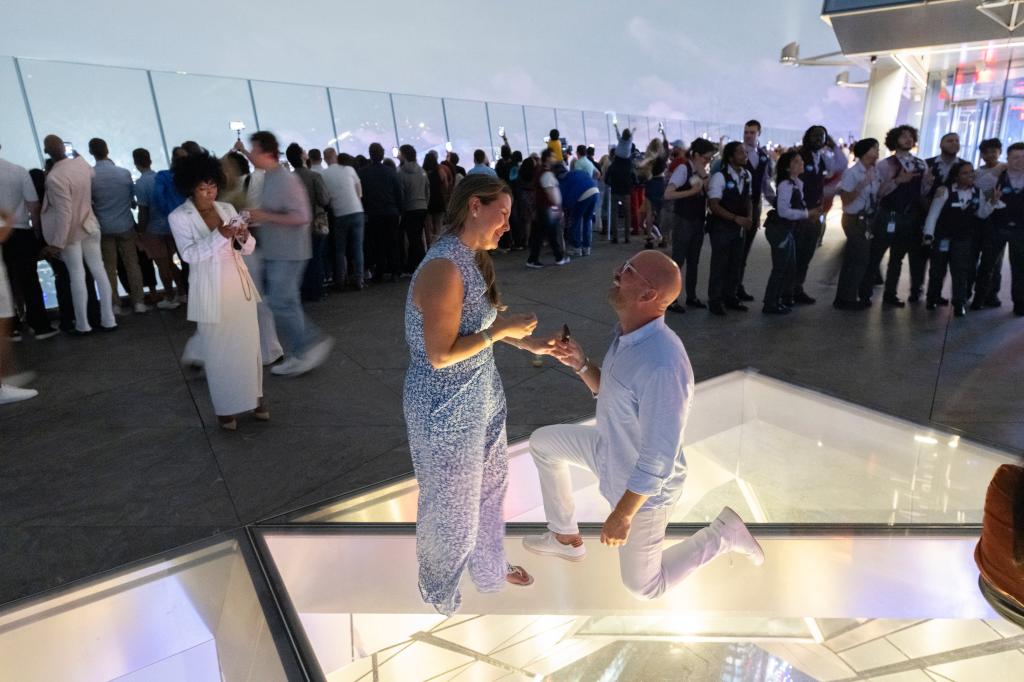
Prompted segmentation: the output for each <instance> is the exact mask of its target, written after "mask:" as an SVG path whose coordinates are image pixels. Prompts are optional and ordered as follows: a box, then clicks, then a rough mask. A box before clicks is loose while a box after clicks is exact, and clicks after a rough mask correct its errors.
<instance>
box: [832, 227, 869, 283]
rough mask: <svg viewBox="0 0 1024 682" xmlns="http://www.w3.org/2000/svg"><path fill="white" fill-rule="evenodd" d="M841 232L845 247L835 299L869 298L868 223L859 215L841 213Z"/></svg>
mask: <svg viewBox="0 0 1024 682" xmlns="http://www.w3.org/2000/svg"><path fill="white" fill-rule="evenodd" d="M842 225H843V233H844V234H845V235H846V247H845V248H844V249H843V267H842V268H841V269H840V270H839V284H838V286H837V287H836V300H837V301H844V302H846V303H853V302H855V301H857V299H858V298H860V299H864V300H867V299H869V298H871V289H872V282H873V281H874V273H873V272H872V274H871V278H870V279H869V278H868V277H866V275H867V272H868V266H869V265H870V263H871V241H872V240H871V239H870V238H869V230H870V229H871V225H870V224H866V223H865V222H864V221H863V220H861V219H860V217H859V216H856V215H850V214H847V213H844V214H843V223H842Z"/></svg>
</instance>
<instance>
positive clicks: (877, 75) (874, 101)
mask: <svg viewBox="0 0 1024 682" xmlns="http://www.w3.org/2000/svg"><path fill="white" fill-rule="evenodd" d="M905 77H906V76H905V74H904V73H903V68H902V67H900V66H898V65H884V66H878V65H875V66H873V67H871V76H870V78H869V79H868V96H867V101H866V102H865V104H864V127H863V128H862V129H861V138H865V137H873V138H875V139H876V140H879V141H881V140H883V139H885V134H886V133H887V132H888V131H889V129H890V128H893V127H894V126H895V125H896V119H897V117H898V116H899V113H900V100H901V99H902V97H903V83H904V79H905Z"/></svg>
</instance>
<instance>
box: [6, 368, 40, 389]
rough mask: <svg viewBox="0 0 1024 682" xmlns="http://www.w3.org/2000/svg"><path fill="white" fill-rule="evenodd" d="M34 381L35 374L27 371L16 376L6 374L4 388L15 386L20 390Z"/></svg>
mask: <svg viewBox="0 0 1024 682" xmlns="http://www.w3.org/2000/svg"><path fill="white" fill-rule="evenodd" d="M35 379H36V373H35V372H33V371H31V370H28V371H25V372H18V373H17V374H8V375H7V376H6V377H5V378H4V386H15V387H17V388H22V387H24V386H26V385H28V384H31V383H32V382H33V381H35Z"/></svg>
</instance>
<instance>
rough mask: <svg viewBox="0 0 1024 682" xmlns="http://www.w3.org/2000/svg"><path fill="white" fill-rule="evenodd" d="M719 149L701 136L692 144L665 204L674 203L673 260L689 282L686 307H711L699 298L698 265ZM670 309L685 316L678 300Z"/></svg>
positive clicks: (674, 174) (670, 184)
mask: <svg viewBox="0 0 1024 682" xmlns="http://www.w3.org/2000/svg"><path fill="white" fill-rule="evenodd" d="M717 151H718V146H717V145H715V143H714V142H711V141H710V140H706V139H704V138H703V137H698V138H697V139H696V140H694V141H693V144H691V145H690V151H689V153H688V155H687V160H686V162H685V163H682V164H680V165H679V166H678V167H677V168H676V169H675V170H674V171H672V175H671V177H669V180H668V186H667V187H666V188H665V201H666V202H667V201H674V202H675V205H674V207H673V213H674V214H675V222H674V224H673V226H672V260H674V261H675V262H676V265H678V266H679V268H680V269H681V270H682V271H683V275H684V277H685V280H686V305H687V306H690V307H691V308H706V307H707V304H705V303H704V302H703V301H701V300H700V299H699V298H697V265H698V263H699V262H700V250H701V248H702V247H703V246H704V226H705V220H706V217H707V211H708V198H707V185H706V182H707V167H708V164H709V163H711V157H713V156H714V155H715V152H717ZM668 310H669V311H670V312H673V313H685V312H686V308H684V307H683V306H682V305H681V304H680V303H679V302H678V301H676V302H675V303H673V304H671V305H670V306H669V307H668Z"/></svg>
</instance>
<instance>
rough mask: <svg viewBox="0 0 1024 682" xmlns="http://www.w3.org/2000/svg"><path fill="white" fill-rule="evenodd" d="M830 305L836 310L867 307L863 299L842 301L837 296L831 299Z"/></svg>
mask: <svg viewBox="0 0 1024 682" xmlns="http://www.w3.org/2000/svg"><path fill="white" fill-rule="evenodd" d="M832 307H833V308H835V309H836V310H864V309H865V308H867V306H866V305H864V301H844V300H842V299H838V298H837V299H836V300H834V301H832Z"/></svg>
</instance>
